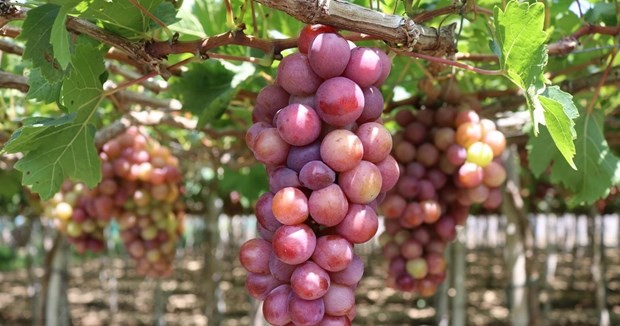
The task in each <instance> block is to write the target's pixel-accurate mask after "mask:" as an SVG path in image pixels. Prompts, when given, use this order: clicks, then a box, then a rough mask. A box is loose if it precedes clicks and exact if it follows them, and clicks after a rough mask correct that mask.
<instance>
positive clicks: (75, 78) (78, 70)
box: [62, 38, 106, 112]
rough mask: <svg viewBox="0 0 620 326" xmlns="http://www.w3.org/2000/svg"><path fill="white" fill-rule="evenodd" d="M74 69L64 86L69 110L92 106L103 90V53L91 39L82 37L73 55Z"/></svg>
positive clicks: (63, 92)
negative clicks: (87, 39) (101, 78)
mask: <svg viewBox="0 0 620 326" xmlns="http://www.w3.org/2000/svg"><path fill="white" fill-rule="evenodd" d="M71 63H72V66H73V69H72V70H71V74H70V75H69V77H68V78H67V80H66V81H65V82H64V84H63V86H62V98H63V103H64V105H65V107H66V108H67V109H68V112H75V111H78V110H79V109H81V108H84V107H92V105H93V103H94V102H97V101H98V100H99V98H100V97H101V93H102V91H103V84H102V82H101V80H100V79H99V77H100V76H101V74H103V73H104V72H105V71H106V70H105V65H104V57H103V53H102V52H101V51H100V50H99V49H97V48H95V47H94V46H93V44H91V43H90V41H86V39H83V38H80V39H79V42H78V43H77V44H76V46H75V54H74V55H73V56H72V57H71Z"/></svg>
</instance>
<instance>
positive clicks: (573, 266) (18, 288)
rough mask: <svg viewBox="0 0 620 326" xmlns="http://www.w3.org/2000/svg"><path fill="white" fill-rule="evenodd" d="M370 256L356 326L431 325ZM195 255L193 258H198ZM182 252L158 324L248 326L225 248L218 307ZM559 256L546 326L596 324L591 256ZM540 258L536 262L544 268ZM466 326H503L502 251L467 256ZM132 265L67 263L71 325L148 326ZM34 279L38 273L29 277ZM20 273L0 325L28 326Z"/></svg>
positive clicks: (28, 291) (1, 293)
mask: <svg viewBox="0 0 620 326" xmlns="http://www.w3.org/2000/svg"><path fill="white" fill-rule="evenodd" d="M376 251H377V250H373V251H372V252H370V253H369V254H366V255H364V256H363V258H364V260H365V261H366V263H367V264H366V266H367V271H366V274H365V276H364V279H363V281H362V282H361V284H360V286H359V288H358V290H357V311H358V314H357V318H356V319H355V322H354V324H356V325H433V324H436V321H435V313H436V311H435V309H434V308H433V306H434V300H433V299H430V300H420V299H416V298H414V297H413V296H412V295H410V294H403V293H398V292H395V291H394V290H392V289H389V288H386V286H385V284H384V281H383V276H384V275H385V266H384V264H383V263H382V262H381V258H380V257H381V256H380V254H379V253H378V252H376ZM198 252H199V251H197V252H196V253H198ZM196 253H192V252H190V251H186V252H185V253H184V254H183V255H181V256H180V257H179V259H178V262H177V265H176V272H175V274H174V276H173V277H172V278H169V279H165V280H162V281H161V282H160V286H161V291H159V296H160V297H161V298H163V304H162V305H161V307H162V311H163V313H162V318H163V319H164V320H165V322H166V323H167V324H168V325H205V324H207V317H206V316H205V315H204V311H205V307H206V306H207V305H208V304H213V305H216V307H217V310H218V311H219V316H218V322H217V323H216V324H218V325H227V326H235V325H250V324H251V321H252V318H251V316H252V315H253V314H252V311H253V310H254V309H255V307H256V305H255V302H253V301H252V300H250V298H249V297H248V295H247V294H246V293H245V289H244V287H243V284H244V270H243V268H241V267H240V265H239V263H238V262H237V259H236V257H235V254H234V249H232V248H231V249H230V250H229V252H228V253H227V254H224V259H219V260H217V261H214V262H210V263H213V264H217V266H218V268H219V270H220V271H222V273H221V275H218V276H217V277H218V278H219V280H218V282H217V291H216V292H217V293H216V294H217V298H218V300H217V302H213V303H207V302H205V300H204V296H203V295H202V293H203V292H201V291H203V290H204V286H203V285H204V282H205V276H204V275H203V274H204V272H203V267H204V266H203V262H202V256H199V255H198V254H196ZM582 254H583V255H581V254H580V255H579V256H578V257H575V256H574V254H573V253H558V264H557V270H556V272H555V273H554V277H553V278H551V279H550V282H549V284H548V288H547V289H546V291H544V292H542V293H541V295H540V298H541V306H542V307H541V309H542V316H543V318H545V320H546V321H547V322H548V324H549V325H597V324H598V311H597V310H596V309H595V295H594V293H595V288H594V283H593V282H592V276H591V274H590V266H591V264H590V263H591V253H587V252H583V253H582ZM545 258H546V257H545V256H543V255H542V254H539V255H538V256H537V259H538V260H539V262H540V263H541V268H542V267H544V263H545ZM605 259H606V262H607V267H606V269H607V274H606V280H607V291H608V292H607V293H608V297H607V308H608V309H609V312H610V316H611V325H620V251H619V250H618V249H607V250H606V252H605ZM466 260H467V275H466V289H467V308H466V311H467V324H468V325H507V324H508V320H509V319H508V317H509V313H510V311H509V308H507V306H508V303H507V295H506V293H507V292H506V289H507V286H508V280H507V273H506V272H505V267H504V265H503V258H502V251H501V250H500V249H493V250H477V251H469V252H468V254H467V256H466ZM131 266H132V264H131V262H128V261H123V260H122V259H120V258H116V259H111V258H107V257H106V258H102V259H94V260H89V261H86V262H76V261H73V263H72V266H71V269H70V284H69V288H68V290H67V294H68V298H69V302H70V310H71V320H72V322H73V324H74V325H89V326H90V325H93V326H94V325H154V324H156V323H155V320H154V316H155V314H154V310H155V306H156V304H155V302H156V297H157V296H158V294H156V293H157V291H156V289H157V286H158V283H157V282H155V281H152V280H144V279H142V278H140V277H139V276H138V275H137V274H136V273H135V272H134V271H133V270H132V268H131ZM33 271H34V273H35V276H36V277H41V276H42V274H43V271H42V270H41V269H40V268H39V269H34V270H33ZM36 293H37V284H36V283H35V284H34V285H33V284H30V283H29V281H28V273H27V271H25V270H18V271H12V272H0V325H32V319H33V307H34V306H33V301H34V300H33V295H34V294H36Z"/></svg>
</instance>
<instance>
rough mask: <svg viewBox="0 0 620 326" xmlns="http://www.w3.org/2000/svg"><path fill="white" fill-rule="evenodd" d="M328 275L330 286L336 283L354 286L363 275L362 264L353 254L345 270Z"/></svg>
mask: <svg viewBox="0 0 620 326" xmlns="http://www.w3.org/2000/svg"><path fill="white" fill-rule="evenodd" d="M329 275H330V280H331V282H332V284H334V283H338V284H343V285H347V286H355V285H356V284H357V283H359V281H360V280H361V279H362V276H363V275H364V262H362V260H361V259H360V257H359V256H357V255H356V254H353V259H351V262H350V263H349V265H348V266H347V267H346V268H345V269H343V270H341V271H338V272H330V273H329Z"/></svg>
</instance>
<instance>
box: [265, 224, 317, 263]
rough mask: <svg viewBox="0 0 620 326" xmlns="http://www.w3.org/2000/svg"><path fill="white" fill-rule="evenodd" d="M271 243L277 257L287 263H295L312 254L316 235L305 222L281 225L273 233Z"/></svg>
mask: <svg viewBox="0 0 620 326" xmlns="http://www.w3.org/2000/svg"><path fill="white" fill-rule="evenodd" d="M272 245H273V252H274V253H275V255H276V257H278V259H280V260H281V261H282V262H284V263H286V264H289V265H297V264H301V263H303V262H304V261H306V260H308V259H309V258H310V257H311V256H312V253H313V252H314V249H315V247H316V236H315V235H314V231H312V229H310V227H309V226H307V225H305V224H298V225H283V226H281V227H280V228H278V229H277V230H276V232H275V233H274V235H273V240H272Z"/></svg>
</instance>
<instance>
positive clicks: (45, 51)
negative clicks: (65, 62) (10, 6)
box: [18, 4, 63, 83]
mask: <svg viewBox="0 0 620 326" xmlns="http://www.w3.org/2000/svg"><path fill="white" fill-rule="evenodd" d="M60 8H61V7H60V6H57V5H52V4H46V5H42V6H40V7H36V8H34V9H32V10H30V11H28V15H27V16H26V19H25V20H24V24H23V26H22V32H21V33H20V34H19V38H18V39H19V40H22V41H24V42H25V43H26V48H25V49H24V55H23V56H22V58H23V59H24V60H30V61H31V62H32V66H33V67H34V68H39V69H40V71H41V75H42V76H43V77H45V79H46V80H47V81H48V82H50V83H54V82H57V81H59V80H61V79H62V78H63V70H62V69H61V68H60V65H59V64H58V61H57V60H56V59H55V58H56V56H55V53H54V51H53V48H52V45H51V43H50V36H51V32H52V26H53V25H54V22H55V21H56V17H58V15H59V12H60Z"/></svg>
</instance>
